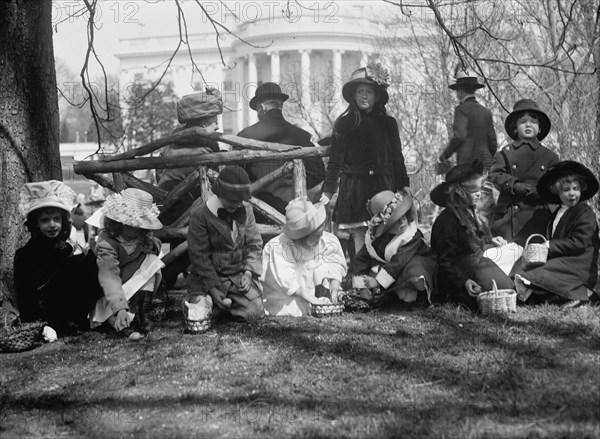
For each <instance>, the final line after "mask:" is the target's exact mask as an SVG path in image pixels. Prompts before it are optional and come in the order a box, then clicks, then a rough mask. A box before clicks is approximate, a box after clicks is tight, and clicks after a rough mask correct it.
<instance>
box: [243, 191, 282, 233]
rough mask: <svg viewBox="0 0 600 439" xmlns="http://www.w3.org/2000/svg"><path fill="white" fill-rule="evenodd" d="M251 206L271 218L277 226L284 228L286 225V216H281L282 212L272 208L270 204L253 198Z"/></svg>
mask: <svg viewBox="0 0 600 439" xmlns="http://www.w3.org/2000/svg"><path fill="white" fill-rule="evenodd" d="M250 204H252V207H253V208H254V209H255V210H257V211H259V212H260V213H262V214H263V215H264V216H266V217H267V218H269V219H270V220H271V221H273V222H274V223H275V224H277V225H280V226H283V225H284V224H285V216H283V214H281V212H279V211H278V210H277V209H275V208H274V207H272V206H270V205H269V204H267V203H265V202H264V201H262V200H259V199H258V198H256V197H251V198H250Z"/></svg>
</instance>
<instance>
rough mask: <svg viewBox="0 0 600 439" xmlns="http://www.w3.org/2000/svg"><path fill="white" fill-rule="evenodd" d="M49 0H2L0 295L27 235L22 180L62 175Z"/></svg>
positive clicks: (9, 290) (9, 283)
mask: <svg viewBox="0 0 600 439" xmlns="http://www.w3.org/2000/svg"><path fill="white" fill-rule="evenodd" d="M54 68H55V66H54V53H53V44H52V2H51V1H50V0H37V1H29V0H6V1H1V2H0V72H1V73H0V187H1V188H2V190H1V191H0V212H1V213H0V242H1V243H2V244H1V245H0V295H1V294H2V293H5V294H12V280H13V258H14V254H15V251H16V249H17V248H19V247H20V246H22V245H23V244H24V242H25V240H26V239H27V238H28V233H27V232H26V230H25V228H24V226H23V218H21V217H20V216H19V212H18V209H17V207H18V204H19V191H20V189H21V186H23V184H24V183H27V182H31V181H40V180H48V179H57V180H61V179H62V172H61V166H60V152H59V146H58V145H59V143H58V137H59V120H58V96H57V91H56V72H55V70H54Z"/></svg>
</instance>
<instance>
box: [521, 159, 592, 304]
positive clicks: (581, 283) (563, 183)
mask: <svg viewBox="0 0 600 439" xmlns="http://www.w3.org/2000/svg"><path fill="white" fill-rule="evenodd" d="M537 191H538V193H539V194H540V197H541V198H542V199H543V200H544V201H546V202H548V203H553V204H555V203H556V204H560V208H559V209H558V210H557V211H556V212H555V213H554V215H552V217H551V218H550V221H548V226H547V233H546V236H548V237H549V239H548V240H547V241H546V245H547V247H548V259H547V262H546V263H545V264H544V265H542V266H538V267H535V268H525V269H523V268H520V269H518V270H517V271H516V275H515V284H516V286H517V293H518V295H519V298H520V299H521V300H523V301H527V300H528V299H529V297H530V296H531V293H532V292H534V293H537V294H545V293H550V294H551V295H552V296H554V297H556V298H558V299H559V300H560V299H562V300H563V301H564V303H563V304H562V305H561V306H563V307H566V308H570V307H575V306H579V305H581V304H582V303H584V302H586V301H587V300H588V299H589V298H591V296H592V295H593V293H594V291H593V289H594V287H595V285H596V280H597V276H598V249H599V248H600V238H599V237H598V223H597V221H596V215H595V214H594V212H593V210H592V209H591V208H590V206H588V205H587V204H586V203H584V202H583V201H585V200H588V199H590V198H592V197H593V196H594V194H595V193H596V192H597V191H598V180H597V179H596V177H595V176H594V174H593V173H592V172H591V171H590V170H589V169H587V168H586V167H585V166H583V165H582V164H580V163H577V162H573V161H564V162H560V163H559V164H557V165H556V166H555V167H553V168H552V169H550V170H549V171H548V172H547V173H546V174H545V175H544V176H543V177H542V178H540V181H539V182H538V184H537ZM557 296H558V297H557ZM535 299H537V298H535V297H531V299H529V301H530V302H534V301H535Z"/></svg>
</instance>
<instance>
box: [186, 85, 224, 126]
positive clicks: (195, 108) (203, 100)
mask: <svg viewBox="0 0 600 439" xmlns="http://www.w3.org/2000/svg"><path fill="white" fill-rule="evenodd" d="M222 112H223V99H221V94H220V93H219V91H218V90H216V89H206V91H201V92H198V93H192V94H189V95H185V96H183V97H182V98H181V99H180V100H179V102H177V120H178V121H179V123H181V124H185V123H188V122H190V121H192V120H194V119H199V118H203V117H211V116H217V115H219V114H221V113H222Z"/></svg>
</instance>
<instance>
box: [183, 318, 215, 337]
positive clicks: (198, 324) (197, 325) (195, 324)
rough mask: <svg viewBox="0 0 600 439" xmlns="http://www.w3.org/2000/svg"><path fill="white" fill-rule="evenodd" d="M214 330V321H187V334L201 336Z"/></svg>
mask: <svg viewBox="0 0 600 439" xmlns="http://www.w3.org/2000/svg"><path fill="white" fill-rule="evenodd" d="M210 328H212V320H211V319H210V318H209V319H205V320H190V319H185V332H186V333H187V334H201V333H203V332H206V331H208V330H209V329H210Z"/></svg>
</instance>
